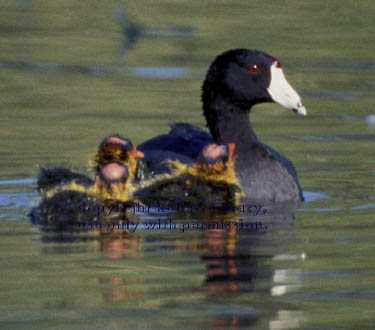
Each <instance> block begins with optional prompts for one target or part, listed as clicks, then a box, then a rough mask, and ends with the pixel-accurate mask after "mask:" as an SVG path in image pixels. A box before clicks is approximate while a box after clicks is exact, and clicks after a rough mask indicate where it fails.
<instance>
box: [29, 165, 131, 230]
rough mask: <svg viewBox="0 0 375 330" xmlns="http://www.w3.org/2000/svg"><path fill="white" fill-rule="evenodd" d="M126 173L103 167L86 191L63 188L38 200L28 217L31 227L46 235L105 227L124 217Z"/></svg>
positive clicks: (127, 204)
mask: <svg viewBox="0 0 375 330" xmlns="http://www.w3.org/2000/svg"><path fill="white" fill-rule="evenodd" d="M128 178H129V172H128V169H127V168H126V167H125V166H124V165H122V164H119V163H115V162H112V163H108V164H107V165H105V166H104V167H103V168H102V169H101V171H100V173H99V175H97V177H96V180H95V183H94V184H93V185H91V186H90V187H89V188H87V189H85V188H84V186H79V185H78V186H76V185H75V184H74V182H72V183H70V184H67V185H64V186H62V187H61V190H57V191H56V192H55V193H54V194H53V195H52V196H50V197H45V198H42V199H41V201H40V203H39V205H38V206H36V207H34V208H33V209H32V211H31V212H30V214H29V216H30V218H31V221H32V223H34V224H38V225H41V226H42V229H43V230H46V231H49V230H52V231H68V232H74V231H85V230H89V229H99V228H102V226H103V227H105V225H106V224H107V223H109V222H110V221H111V220H112V219H114V218H116V220H117V221H119V220H121V219H123V218H124V217H126V209H127V208H128V207H130V206H131V205H132V204H133V203H132V202H131V201H129V200H128V197H127V192H128Z"/></svg>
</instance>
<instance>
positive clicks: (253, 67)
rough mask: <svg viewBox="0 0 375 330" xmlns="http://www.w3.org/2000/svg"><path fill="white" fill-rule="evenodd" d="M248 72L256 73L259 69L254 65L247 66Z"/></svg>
mask: <svg viewBox="0 0 375 330" xmlns="http://www.w3.org/2000/svg"><path fill="white" fill-rule="evenodd" d="M249 71H250V72H251V73H257V72H258V71H259V67H258V66H257V65H256V64H252V65H250V66H249Z"/></svg>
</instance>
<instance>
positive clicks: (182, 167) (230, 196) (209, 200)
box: [132, 144, 241, 210]
mask: <svg viewBox="0 0 375 330" xmlns="http://www.w3.org/2000/svg"><path fill="white" fill-rule="evenodd" d="M234 150H235V145H234V144H228V145H217V144H210V145H206V146H205V148H204V149H203V150H202V152H201V153H200V155H199V157H198V160H197V161H195V162H194V163H193V164H184V163H181V162H179V161H168V165H169V167H170V168H171V170H172V173H171V174H161V175H157V176H155V178H154V179H152V180H151V182H149V183H147V182H146V183H144V184H145V185H146V187H144V188H141V189H138V190H136V191H135V192H134V193H133V195H132V196H133V197H134V198H135V199H137V200H139V201H141V202H142V203H144V204H146V205H148V206H153V207H158V206H162V207H168V208H170V207H172V208H178V209H181V208H182V209H183V208H185V207H186V208H194V209H196V208H202V207H203V208H205V209H206V208H208V209H211V210H218V209H220V210H223V209H225V210H226V209H228V208H232V207H233V206H235V205H237V204H238V203H239V198H240V196H241V190H240V187H239V184H238V180H237V178H236V175H235V166H234V161H233V153H234Z"/></svg>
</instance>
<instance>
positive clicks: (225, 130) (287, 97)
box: [138, 49, 306, 202]
mask: <svg viewBox="0 0 375 330" xmlns="http://www.w3.org/2000/svg"><path fill="white" fill-rule="evenodd" d="M202 102H203V114H204V116H205V118H206V123H207V126H208V128H209V130H210V132H211V135H210V134H208V133H205V132H204V131H203V130H202V129H200V128H197V127H194V126H191V125H189V124H178V125H177V126H175V127H172V130H171V132H170V133H169V134H167V135H162V136H160V137H156V138H153V139H151V140H149V141H146V142H144V143H142V144H141V145H139V146H138V149H140V150H142V151H143V152H144V153H145V157H146V161H147V163H148V166H149V167H150V169H151V170H153V169H154V168H158V166H159V163H157V162H154V159H156V158H157V157H155V154H157V153H158V152H160V153H161V154H165V155H168V153H173V154H174V156H175V158H178V157H179V156H180V157H181V158H180V159H181V161H183V159H184V158H186V157H187V158H188V159H190V160H191V159H195V158H196V157H197V156H198V150H200V149H201V147H202V146H203V145H205V144H208V143H212V141H215V142H216V143H218V144H227V143H235V145H236V151H235V154H234V159H235V170H236V176H237V178H238V180H239V182H240V185H241V189H242V191H243V192H244V194H245V195H246V196H247V198H249V199H252V200H257V201H264V202H285V201H301V200H303V195H302V190H301V187H300V185H299V182H298V178H297V172H296V170H295V168H294V166H293V164H292V163H291V161H290V160H288V159H287V158H286V157H284V156H283V155H281V154H280V153H278V152H277V151H275V150H274V149H272V148H270V147H269V146H267V145H265V144H263V143H262V142H260V141H259V139H258V137H257V136H256V134H255V132H254V131H253V128H252V126H251V123H250V118H249V113H250V109H251V108H252V106H254V105H256V104H258V103H263V102H276V103H279V104H280V105H282V106H283V107H286V108H288V109H291V110H293V111H295V112H296V113H298V114H302V115H306V109H305V107H304V105H303V103H302V101H301V98H300V96H299V95H298V94H297V92H296V91H295V90H294V89H293V88H292V87H291V86H290V85H289V83H288V82H287V80H286V79H285V77H284V73H283V70H282V68H281V65H280V62H279V61H278V60H277V59H276V58H274V57H273V56H271V55H268V54H266V53H264V52H261V51H258V50H249V49H232V50H229V51H226V52H224V53H223V54H221V55H219V56H218V57H217V58H216V59H215V60H214V61H213V63H212V64H211V66H210V68H209V70H208V72H207V75H206V78H205V81H204V83H203V87H202Z"/></svg>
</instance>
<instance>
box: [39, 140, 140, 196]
mask: <svg viewBox="0 0 375 330" xmlns="http://www.w3.org/2000/svg"><path fill="white" fill-rule="evenodd" d="M143 157H144V155H143V153H142V152H141V151H139V150H137V149H136V148H135V147H134V146H133V144H132V143H131V141H130V140H129V139H126V138H123V137H121V136H120V135H117V134H115V135H111V136H108V137H106V138H105V139H104V140H103V141H102V142H101V143H100V144H99V147H98V149H97V152H96V154H95V156H94V160H93V161H92V167H93V168H94V171H95V175H99V174H100V171H101V169H102V168H103V167H104V166H105V165H106V164H108V163H110V162H117V163H120V164H123V165H124V166H126V167H127V168H128V169H129V170H130V173H131V174H132V176H133V177H135V178H137V177H138V166H137V159H138V158H143ZM73 183H74V184H75V185H76V186H79V187H81V189H80V190H82V189H88V188H89V187H91V186H92V185H93V184H94V181H93V180H92V179H91V178H90V177H88V176H87V175H85V174H81V173H76V172H72V171H71V170H69V169H67V168H64V167H57V168H41V169H40V172H39V174H38V179H37V185H36V189H37V191H38V192H39V193H40V195H41V196H49V197H50V196H51V194H53V193H54V192H55V191H56V190H59V189H61V187H64V186H67V185H71V184H73Z"/></svg>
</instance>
